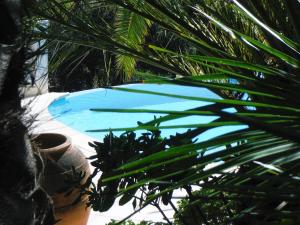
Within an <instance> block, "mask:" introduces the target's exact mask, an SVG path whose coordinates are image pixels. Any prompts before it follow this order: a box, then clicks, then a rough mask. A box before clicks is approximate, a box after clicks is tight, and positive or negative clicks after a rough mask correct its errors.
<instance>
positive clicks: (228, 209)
mask: <svg viewBox="0 0 300 225" xmlns="http://www.w3.org/2000/svg"><path fill="white" fill-rule="evenodd" d="M213 193H214V191H213V190H210V189H202V190H200V191H194V192H193V193H192V194H193V196H194V199H195V201H197V204H194V205H193V204H192V203H193V202H192V200H191V199H189V198H187V199H183V200H181V201H180V202H179V203H178V212H177V213H176V214H175V215H174V218H175V221H174V224H176V225H183V224H184V223H183V222H182V220H183V218H184V220H185V221H186V223H187V224H203V223H204V221H203V217H202V216H203V215H200V214H199V213H198V210H197V208H196V207H200V208H201V210H202V212H203V214H204V216H205V218H206V219H207V221H208V222H209V224H212V225H230V224H234V223H233V218H234V216H236V215H238V213H239V210H240V208H239V207H238V204H237V201H236V200H227V198H228V196H226V195H224V194H223V193H220V194H219V195H218V196H213V197H211V196H210V195H211V194H213Z"/></svg>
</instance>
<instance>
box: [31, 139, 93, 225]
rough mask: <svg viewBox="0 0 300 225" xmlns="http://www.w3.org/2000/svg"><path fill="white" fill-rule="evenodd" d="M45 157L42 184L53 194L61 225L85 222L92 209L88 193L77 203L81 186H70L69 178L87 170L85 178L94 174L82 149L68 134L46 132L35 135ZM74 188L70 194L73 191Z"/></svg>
mask: <svg viewBox="0 0 300 225" xmlns="http://www.w3.org/2000/svg"><path fill="white" fill-rule="evenodd" d="M33 141H34V143H35V144H36V145H37V147H38V148H39V151H40V153H41V155H42V158H43V159H44V163H45V169H44V177H43V179H42V186H43V188H44V189H45V190H46V192H47V193H48V194H49V195H50V196H51V197H52V200H53V204H54V213H55V218H56V219H57V220H59V222H58V223H57V224H58V225H71V224H72V225H85V224H87V221H88V216H89V212H90V209H89V208H87V207H86V201H87V196H84V197H82V198H81V201H79V202H78V203H76V204H74V201H75V200H76V199H77V198H78V197H79V193H80V191H79V189H78V188H74V187H70V185H69V184H68V183H66V182H65V181H66V179H70V177H72V176H73V174H74V173H73V171H72V168H75V172H85V177H84V178H83V180H82V182H81V183H83V182H85V181H86V179H87V178H88V176H89V175H90V169H89V164H88V161H87V159H86V158H85V156H84V155H83V154H82V153H81V151H80V150H79V149H77V148H76V147H75V146H73V145H72V144H71V141H70V139H69V138H68V137H67V136H64V135H62V134H56V133H43V134H39V135H37V136H35V137H34V138H33ZM70 191H71V193H70V194H67V195H66V193H69V192H70Z"/></svg>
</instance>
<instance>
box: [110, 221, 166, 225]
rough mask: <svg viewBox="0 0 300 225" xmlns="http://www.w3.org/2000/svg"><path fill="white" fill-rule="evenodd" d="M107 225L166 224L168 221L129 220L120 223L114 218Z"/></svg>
mask: <svg viewBox="0 0 300 225" xmlns="http://www.w3.org/2000/svg"><path fill="white" fill-rule="evenodd" d="M106 225H166V223H162V222H151V221H141V222H138V223H135V222H133V221H131V220H127V221H125V222H123V223H118V222H117V221H115V220H112V221H111V222H109V223H107V224H106Z"/></svg>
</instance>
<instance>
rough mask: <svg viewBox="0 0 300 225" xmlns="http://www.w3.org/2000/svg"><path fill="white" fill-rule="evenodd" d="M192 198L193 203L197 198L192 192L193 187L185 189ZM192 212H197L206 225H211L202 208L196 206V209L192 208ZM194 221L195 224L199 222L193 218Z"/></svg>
mask: <svg viewBox="0 0 300 225" xmlns="http://www.w3.org/2000/svg"><path fill="white" fill-rule="evenodd" d="M184 189H185V190H186V192H187V194H188V196H189V198H190V200H191V201H194V200H195V197H194V196H193V193H192V191H191V187H185V188H184ZM192 210H194V211H196V213H197V214H199V215H200V216H201V218H202V220H203V223H204V224H205V225H209V223H208V221H207V219H206V217H205V215H204V213H203V212H202V210H201V209H200V207H199V206H198V205H195V207H192ZM193 220H194V221H195V224H197V220H196V219H195V218H194V217H193Z"/></svg>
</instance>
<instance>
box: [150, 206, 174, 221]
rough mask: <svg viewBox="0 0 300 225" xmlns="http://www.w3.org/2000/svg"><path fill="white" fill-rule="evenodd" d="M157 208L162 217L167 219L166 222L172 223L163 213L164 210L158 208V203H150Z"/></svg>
mask: <svg viewBox="0 0 300 225" xmlns="http://www.w3.org/2000/svg"><path fill="white" fill-rule="evenodd" d="M152 204H153V205H154V206H155V207H156V208H157V209H158V211H159V212H160V213H161V214H162V216H163V217H164V219H165V220H166V221H167V223H168V224H169V225H172V222H171V221H170V220H169V219H168V217H167V216H166V214H165V213H164V211H163V210H162V209H161V208H160V206H159V204H158V203H156V202H155V203H152Z"/></svg>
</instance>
